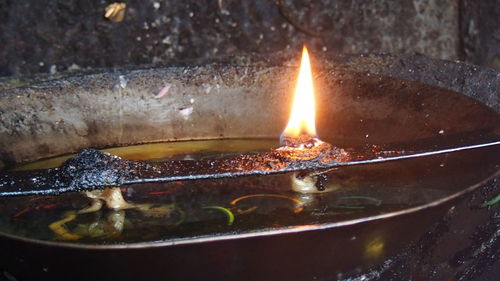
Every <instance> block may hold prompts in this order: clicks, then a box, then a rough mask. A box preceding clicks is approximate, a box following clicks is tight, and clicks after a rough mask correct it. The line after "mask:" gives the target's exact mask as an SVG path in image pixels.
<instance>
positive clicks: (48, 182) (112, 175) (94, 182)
mask: <svg viewBox="0 0 500 281" xmlns="http://www.w3.org/2000/svg"><path fill="white" fill-rule="evenodd" d="M498 145H500V140H497V141H493V142H490V143H485V144H476V145H471V146H464V147H458V148H449V149H441V150H435V151H384V150H380V148H379V147H371V148H370V149H365V150H353V149H350V150H344V149H340V148H337V147H334V146H332V145H330V144H328V143H323V142H321V141H319V144H318V145H316V146H314V147H310V148H294V147H280V148H278V149H274V150H271V151H269V152H267V153H257V154H241V155H238V156H235V157H232V158H216V159H201V160H169V161H163V162H144V161H129V160H122V159H121V158H120V157H118V156H115V155H111V154H109V153H105V152H100V151H98V150H95V149H85V150H83V151H82V152H81V153H79V154H78V155H77V156H76V157H74V158H71V159H69V160H67V161H66V162H64V163H63V165H62V166H61V167H60V168H54V169H47V170H38V171H32V172H29V171H28V172H4V173H2V174H0V189H1V191H0V196H22V195H47V194H60V193H63V192H76V191H89V190H96V189H104V188H106V187H116V186H122V185H127V184H137V183H151V182H171V181H180V180H200V179H219V178H231V177H242V176H251V175H271V174H277V173H285V172H294V171H316V172H315V175H316V178H317V179H318V180H317V186H316V187H317V188H318V190H323V189H324V186H323V185H322V181H324V178H323V177H321V176H319V177H318V175H320V174H321V172H319V173H318V172H317V170H320V171H321V170H328V169H331V168H335V167H342V166H353V165H361V164H374V163H381V162H387V161H395V160H404V159H410V158H417V157H425V156H431V155H437V154H444V153H453V152H458V151H464V150H471V149H481V148H485V147H486V148H488V147H493V148H494V147H498Z"/></svg>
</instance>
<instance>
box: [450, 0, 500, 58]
mask: <svg viewBox="0 0 500 281" xmlns="http://www.w3.org/2000/svg"><path fill="white" fill-rule="evenodd" d="M460 4H461V6H460V10H461V19H462V22H461V26H460V29H461V33H462V35H461V39H462V45H463V46H462V47H461V50H462V52H463V54H462V57H463V58H464V59H465V60H467V61H469V62H472V63H474V64H479V65H486V66H490V67H495V68H500V1H498V0H493V1H474V0H461V3H460Z"/></svg>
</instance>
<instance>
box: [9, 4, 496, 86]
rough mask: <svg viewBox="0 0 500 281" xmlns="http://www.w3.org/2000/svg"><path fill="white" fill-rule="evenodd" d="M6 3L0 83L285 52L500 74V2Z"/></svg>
mask: <svg viewBox="0 0 500 281" xmlns="http://www.w3.org/2000/svg"><path fill="white" fill-rule="evenodd" d="M122 2H124V3H126V4H127V8H126V15H125V19H124V20H123V21H122V22H112V21H110V20H108V19H106V18H105V17H104V13H105V12H104V9H105V7H106V6H107V5H109V4H110V3H113V1H102V0H101V1H97V0H94V1H90V0H87V1H84V0H52V1H48V0H45V1H42V0H0V76H17V77H26V76H29V75H31V74H36V73H52V74H54V73H57V72H64V71H68V70H70V71H74V70H77V71H82V70H88V69H101V68H116V67H118V68H120V67H137V66H155V65H167V64H175V63H178V62H182V61H186V60H190V59H207V58H213V57H217V56H223V55H241V54H247V53H259V54H262V55H270V54H271V53H276V52H279V53H280V54H281V55H285V56H294V57H296V56H297V53H298V50H299V49H300V46H301V45H302V44H303V43H307V45H308V46H309V47H310V48H311V49H312V51H313V52H324V53H330V54H338V53H405V54H406V53H415V52H417V53H421V54H425V55H428V56H431V57H436V58H441V59H448V60H462V61H466V62H468V63H472V64H477V65H481V66H488V67H493V68H500V0H481V1H477V0H409V1H394V0H392V1H391V0H373V1H366V0H350V1H347V0H316V1H313V0H310V1H307V0H300V1H297V0H275V1H272V0H251V1H250V0H239V1H238V0H169V1H165V0H163V1H161V0H129V1H122Z"/></svg>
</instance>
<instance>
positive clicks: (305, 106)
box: [283, 46, 316, 138]
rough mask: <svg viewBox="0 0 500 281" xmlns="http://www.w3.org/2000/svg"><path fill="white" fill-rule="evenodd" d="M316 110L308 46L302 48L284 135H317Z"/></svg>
mask: <svg viewBox="0 0 500 281" xmlns="http://www.w3.org/2000/svg"><path fill="white" fill-rule="evenodd" d="M315 118H316V110H315V102H314V87H313V81H312V71H311V63H310V62H309V53H308V52H307V48H306V46H304V48H303V49H302V61H301V63H300V70H299V76H298V79H297V86H296V87H295V96H294V99H293V106H292V113H291V114H290V120H289V121H288V124H287V125H286V128H285V130H284V131H283V136H287V137H292V138H293V137H299V136H301V135H308V136H311V137H315V136H316V125H315Z"/></svg>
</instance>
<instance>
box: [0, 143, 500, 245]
mask: <svg viewBox="0 0 500 281" xmlns="http://www.w3.org/2000/svg"><path fill="white" fill-rule="evenodd" d="M277 146H278V143H277V141H276V140H268V139H248V140H208V141H186V142H171V143H158V144H148V145H139V146H130V147H123V148H112V149H107V150H105V151H107V152H110V153H113V154H116V155H119V156H121V157H123V158H125V159H130V160H147V161H161V160H163V159H202V158H216V157H225V156H230V155H234V154H239V153H252V152H259V151H267V150H269V149H271V148H275V147H277ZM498 152H499V149H498V148H496V147H492V148H485V149H478V150H474V151H464V152H460V153H453V154H445V155H438V156H432V157H424V158H419V159H411V160H404V161H396V162H388V163H381V164H375V165H364V166H353V167H346V168H340V169H338V170H334V171H331V172H328V173H327V174H326V175H327V180H326V187H327V189H329V190H330V191H328V192H320V193H314V194H299V193H295V192H292V191H291V179H292V177H293V176H294V175H293V174H281V175H273V176H265V177H262V176H260V177H256V176H251V177H242V178H230V179H222V180H199V181H179V182H172V183H155V184H140V185H129V186H124V187H121V191H122V194H123V196H124V197H125V199H126V200H127V201H128V202H131V203H134V204H143V205H144V204H146V205H147V206H148V209H147V210H146V209H137V208H136V209H127V210H121V211H113V210H109V209H101V210H99V211H97V212H91V213H85V214H76V211H78V210H81V209H84V208H85V207H87V206H88V201H87V199H86V198H85V197H84V196H83V195H82V194H79V193H72V194H64V195H61V196H44V197H24V198H9V199H2V201H0V209H1V211H2V215H1V216H0V231H1V232H5V233H10V234H15V235H19V236H24V237H29V238H35V239H41V240H51V241H52V240H58V241H63V242H72V243H85V244H120V243H130V242H149V241H166V240H179V239H189V238H193V237H213V236H219V235H229V234H236V233H249V232H258V231H265V230H270V229H283V228H294V227H301V226H303V225H314V224H325V223H335V222H345V221H349V220H355V219H364V218H368V217H372V216H376V215H380V214H387V213H391V212H396V211H401V210H405V209H408V208H411V207H417V206H421V205H424V204H428V203H430V202H433V201H436V200H439V199H442V198H445V197H447V196H449V195H452V194H454V193H456V192H459V191H461V190H463V189H465V188H467V187H469V186H471V185H473V184H476V183H478V182H480V181H482V180H484V179H485V178H487V177H488V176H491V175H492V174H493V173H495V172H496V171H498V157H496V156H498ZM68 157H71V156H64V157H58V158H53V159H47V160H43V161H38V162H35V163H31V164H28V165H24V166H22V167H18V169H23V170H30V169H41V168H49V167H56V166H58V165H60V164H61V163H62V161H64V160H65V159H67V158H68ZM49 225H52V227H49ZM54 225H56V226H57V227H54ZM54 229H57V230H54Z"/></svg>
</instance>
